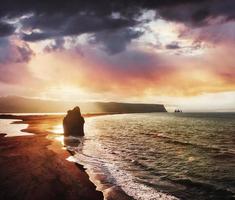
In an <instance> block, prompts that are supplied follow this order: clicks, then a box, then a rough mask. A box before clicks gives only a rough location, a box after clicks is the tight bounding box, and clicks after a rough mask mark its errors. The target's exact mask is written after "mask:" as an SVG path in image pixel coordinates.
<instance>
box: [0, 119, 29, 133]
mask: <svg viewBox="0 0 235 200" xmlns="http://www.w3.org/2000/svg"><path fill="white" fill-rule="evenodd" d="M15 121H16V120H12V119H0V133H5V134H7V135H6V137H12V136H25V135H33V134H31V133H25V132H22V131H21V130H22V129H26V128H27V124H14V123H13V122H15Z"/></svg>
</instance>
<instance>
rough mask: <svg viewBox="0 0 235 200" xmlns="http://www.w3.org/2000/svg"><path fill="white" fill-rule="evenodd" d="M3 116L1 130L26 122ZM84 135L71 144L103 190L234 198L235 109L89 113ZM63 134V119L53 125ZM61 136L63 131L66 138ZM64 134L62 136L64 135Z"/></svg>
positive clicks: (15, 131) (143, 197) (168, 197)
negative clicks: (224, 110)
mask: <svg viewBox="0 0 235 200" xmlns="http://www.w3.org/2000/svg"><path fill="white" fill-rule="evenodd" d="M13 121H16V120H2V119H1V120H0V133H7V134H8V135H7V136H16V135H17V136H20V135H25V134H27V133H23V132H21V131H20V130H21V129H24V128H26V127H27V125H26V124H11V123H12V122H13ZM85 121H86V123H85V137H84V138H80V141H81V143H80V145H79V146H75V147H74V144H76V143H73V147H70V146H68V148H69V149H71V150H73V151H75V152H76V153H75V155H74V156H71V157H69V158H68V160H69V161H73V162H77V163H80V164H83V165H84V166H85V168H87V172H88V174H89V176H90V177H91V180H92V181H93V182H94V183H95V184H96V185H97V187H98V189H99V190H101V191H103V192H104V194H106V193H108V191H110V188H111V189H112V188H120V189H122V190H123V191H124V192H125V193H126V194H128V195H129V196H132V197H133V198H134V199H136V200H156V199H158V200H163V199H164V200H174V199H182V200H230V199H235V113H151V114H119V115H104V116H97V117H90V118H86V119H85ZM51 131H53V132H54V133H55V134H62V125H57V126H55V127H54V128H53V129H51ZM61 137H62V136H58V138H60V140H61ZM62 139H63V138H62Z"/></svg>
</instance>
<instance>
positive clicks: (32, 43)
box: [0, 1, 235, 111]
mask: <svg viewBox="0 0 235 200" xmlns="http://www.w3.org/2000/svg"><path fill="white" fill-rule="evenodd" d="M215 2H216V3H215V4H213V5H211V4H208V5H209V8H208V9H211V13H209V14H208V15H206V16H204V15H202V16H201V18H200V17H199V18H195V19H194V18H193V17H194V15H195V16H197V15H199V16H200V14H201V13H200V11H201V9H202V8H204V7H205V5H207V1H205V3H196V4H193V3H188V4H181V3H179V4H177V3H176V4H174V5H171V6H170V5H169V6H168V7H167V5H162V6H158V5H156V6H155V5H153V7H151V8H150V7H148V6H147V7H141V5H137V7H138V6H139V10H138V11H136V13H135V15H134V14H133V13H132V12H131V13H129V18H127V16H126V13H125V12H127V11H126V10H125V8H120V10H117V12H111V11H110V10H107V13H106V15H105V16H101V15H99V12H98V10H99V8H97V10H96V11H94V15H97V16H95V17H94V18H92V17H91V14H89V12H87V13H83V14H81V13H80V12H79V11H78V12H75V13H71V14H70V17H68V18H66V17H64V18H61V17H62V16H63V14H61V16H60V15H59V11H58V13H57V12H56V11H54V10H53V13H52V14H50V13H46V12H47V11H45V12H44V11H43V10H40V9H41V8H39V10H38V13H36V12H34V11H33V10H32V12H29V11H27V10H25V11H24V10H21V11H19V13H18V15H17V17H16V16H15V15H8V14H7V11H6V13H5V14H4V13H3V14H2V15H1V16H0V19H1V21H0V31H1V32H2V33H1V32H0V86H1V87H0V95H1V96H7V95H18V96H24V97H30V98H42V99H54V100H73V101H76V100H77V101H100V100H101V101H119V102H147V103H165V102H166V103H167V104H169V105H170V106H173V107H174V106H175V107H178V106H180V107H182V109H184V108H185V109H188V108H186V107H187V106H186V107H185V105H184V103H183V102H186V101H187V102H188V103H187V105H188V104H189V105H192V106H193V107H194V108H196V110H201V108H200V107H201V106H202V105H201V103H200V105H199V104H197V103H196V104H195V102H197V99H198V98H201V97H202V98H203V99H205V100H204V102H203V103H202V104H203V105H204V106H206V105H207V102H208V101H211V100H213V101H216V102H217V104H218V105H222V104H224V109H225V110H226V111H227V109H229V110H231V111H234V110H235V105H230V106H229V108H227V105H225V104H226V99H225V98H215V99H211V97H212V96H213V97H214V96H218V97H220V96H223V95H224V94H228V93H229V96H230V98H232V99H233V100H235V81H234V80H235V79H234V77H235V61H234V59H233V57H234V56H233V54H234V50H235V44H234V42H233V41H234V39H235V35H234V32H235V21H234V18H233V17H232V16H230V13H229V11H228V12H223V11H222V9H221V10H220V9H219V6H218V5H220V6H224V5H226V4H228V3H229V2H230V1H225V2H224V3H221V2H220V1H215ZM216 4H218V5H217V6H216ZM87 9H88V10H89V9H90V10H89V11H91V12H92V11H93V10H92V9H93V7H89V6H88V8H87ZM122 9H123V10H122ZM216 9H218V10H216ZM78 10H79V9H78ZM15 12H18V11H17V9H16V10H15ZM40 12H42V13H44V14H43V15H39V14H40ZM64 12H67V11H64ZM96 12H97V13H96ZM213 12H215V13H213ZM170 13H172V14H170ZM64 14H66V16H67V13H64ZM231 14H232V13H231ZM47 15H48V16H47ZM73 18H74V19H73ZM71 19H73V20H71ZM63 20H64V22H62V21H63ZM76 20H77V21H76ZM81 20H85V21H86V24H83V23H82V21H81ZM73 23H74V24H73ZM105 23H106V25H105ZM107 23H110V24H107ZM115 23H120V24H119V25H117V27H116V28H113V27H114V24H115ZM73 26H78V27H77V28H75V27H73ZM1 27H2V28H1ZM79 27H80V28H79ZM5 29H6V30H5ZM10 30H11V31H10ZM4 31H5V32H4ZM58 31H59V32H61V33H60V34H59V33H58ZM69 31H70V32H69ZM224 97H226V96H224ZM179 99H181V100H182V101H181V102H178V103H177V105H176V104H175V102H176V101H178V100H179ZM208 106H209V105H208ZM208 109H209V110H210V109H211V110H213V109H217V106H216V105H215V107H212V106H209V107H208ZM218 109H222V110H223V108H220V107H219V108H218ZM189 110H190V109H189Z"/></svg>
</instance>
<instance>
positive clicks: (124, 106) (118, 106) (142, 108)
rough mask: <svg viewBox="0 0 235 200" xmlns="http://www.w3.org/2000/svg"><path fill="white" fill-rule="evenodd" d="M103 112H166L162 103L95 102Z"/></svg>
mask: <svg viewBox="0 0 235 200" xmlns="http://www.w3.org/2000/svg"><path fill="white" fill-rule="evenodd" d="M97 104H98V106H99V107H100V108H101V109H102V110H103V111H104V112H121V113H150V112H167V111H166V109H165V107H164V105H162V104H134V103H116V102H110V103H97Z"/></svg>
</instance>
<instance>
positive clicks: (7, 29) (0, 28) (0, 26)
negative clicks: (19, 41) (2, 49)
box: [0, 21, 15, 37]
mask: <svg viewBox="0 0 235 200" xmlns="http://www.w3.org/2000/svg"><path fill="white" fill-rule="evenodd" d="M14 31H15V28H14V26H12V25H10V24H8V23H5V22H1V21H0V37H5V36H8V35H11V34H12V33H13V32H14Z"/></svg>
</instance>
